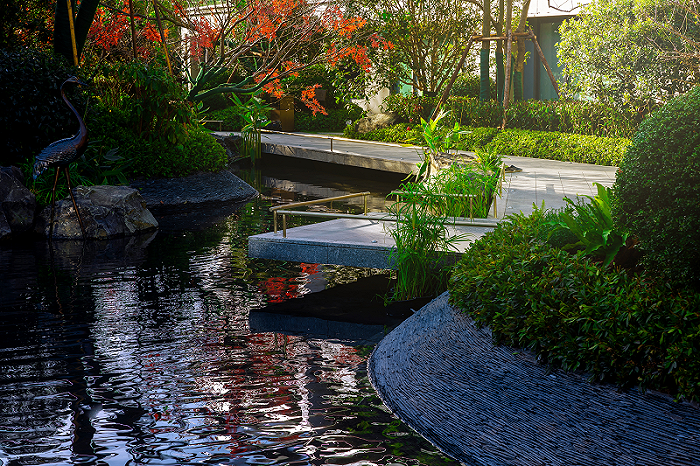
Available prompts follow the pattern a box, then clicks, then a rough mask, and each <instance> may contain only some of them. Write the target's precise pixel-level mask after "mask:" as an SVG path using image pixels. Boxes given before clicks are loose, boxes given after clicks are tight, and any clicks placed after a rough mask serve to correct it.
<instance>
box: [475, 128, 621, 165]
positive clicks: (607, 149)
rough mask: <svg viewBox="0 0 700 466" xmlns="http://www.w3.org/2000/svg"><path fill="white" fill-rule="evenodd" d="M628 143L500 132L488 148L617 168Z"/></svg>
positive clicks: (572, 136) (555, 133) (574, 136)
mask: <svg viewBox="0 0 700 466" xmlns="http://www.w3.org/2000/svg"><path fill="white" fill-rule="evenodd" d="M629 143H630V141H629V139H623V138H605V137H596V136H585V135H582V134H567V133H559V132H544V131H527V130H517V129H507V130H504V131H500V132H498V134H497V135H496V136H495V137H494V138H493V140H492V141H491V142H490V143H489V144H488V148H489V149H494V150H495V151H496V152H497V153H499V154H502V155H516V156H520V157H536V158H540V159H551V160H562V161H564V162H582V163H594V164H598V165H608V166H617V165H618V164H619V163H620V161H621V160H622V158H623V156H624V155H625V150H626V148H627V146H628V145H629Z"/></svg>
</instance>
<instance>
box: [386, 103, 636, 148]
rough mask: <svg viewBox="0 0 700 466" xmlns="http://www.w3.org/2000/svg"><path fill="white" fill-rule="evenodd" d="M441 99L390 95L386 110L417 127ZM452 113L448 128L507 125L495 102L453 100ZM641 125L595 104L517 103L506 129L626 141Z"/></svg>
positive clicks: (633, 118) (629, 114)
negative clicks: (458, 125)
mask: <svg viewBox="0 0 700 466" xmlns="http://www.w3.org/2000/svg"><path fill="white" fill-rule="evenodd" d="M437 101H438V98H437V97H413V96H403V95H399V94H395V95H390V96H389V97H387V98H386V100H385V101H384V110H385V111H393V112H396V113H397V114H398V115H399V117H400V118H401V121H402V122H407V123H415V122H419V121H420V118H421V117H423V118H426V119H427V118H429V117H430V112H431V111H432V109H433V108H435V104H436V103H437ZM444 107H445V109H446V110H450V111H451V113H450V115H449V116H448V118H446V120H445V123H446V124H454V123H455V122H459V123H460V124H461V125H462V126H471V127H475V128H477V127H490V128H497V127H500V126H501V123H502V121H503V107H502V106H501V105H500V104H499V103H498V102H496V101H495V100H489V101H486V102H482V101H480V100H478V99H477V98H473V97H458V96H452V97H450V98H449V99H448V100H447V102H446V103H445V106H444ZM640 121H641V115H640V114H638V113H635V112H623V111H620V110H616V109H612V108H609V107H606V106H604V105H601V104H598V103H594V102H580V101H536V100H528V101H523V102H515V103H513V105H511V106H510V107H509V109H508V113H507V116H506V127H508V128H515V129H529V130H535V131H559V132H563V133H575V134H583V135H589V136H604V137H615V138H619V137H624V138H629V137H632V135H634V133H635V131H636V130H637V126H638V124H639V122H640Z"/></svg>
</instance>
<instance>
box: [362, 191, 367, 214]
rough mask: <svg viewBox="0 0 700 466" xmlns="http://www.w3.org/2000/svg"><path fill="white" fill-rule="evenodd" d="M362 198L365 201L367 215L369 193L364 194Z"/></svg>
mask: <svg viewBox="0 0 700 466" xmlns="http://www.w3.org/2000/svg"><path fill="white" fill-rule="evenodd" d="M362 199H363V200H364V201H365V215H367V194H365V195H364V196H362Z"/></svg>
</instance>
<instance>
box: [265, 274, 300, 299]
mask: <svg viewBox="0 0 700 466" xmlns="http://www.w3.org/2000/svg"><path fill="white" fill-rule="evenodd" d="M294 280H296V278H284V277H270V278H268V279H267V280H265V281H263V282H260V284H259V285H258V287H259V288H260V291H262V292H263V293H264V294H266V295H267V296H268V297H269V299H268V301H269V302H271V303H281V302H282V301H286V300H288V299H291V298H296V297H297V296H299V284H298V283H296V282H295V281H294Z"/></svg>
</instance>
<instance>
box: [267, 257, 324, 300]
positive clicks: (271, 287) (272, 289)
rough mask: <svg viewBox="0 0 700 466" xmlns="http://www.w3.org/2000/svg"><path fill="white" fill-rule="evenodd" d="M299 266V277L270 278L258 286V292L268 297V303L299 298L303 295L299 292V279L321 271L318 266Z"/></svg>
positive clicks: (301, 264)
mask: <svg viewBox="0 0 700 466" xmlns="http://www.w3.org/2000/svg"><path fill="white" fill-rule="evenodd" d="M299 266H300V267H301V276H300V277H270V278H268V279H266V280H264V281H262V282H260V283H259V284H258V288H259V289H260V291H261V292H262V293H264V294H266V295H267V296H268V297H269V299H268V302H270V303H281V302H283V301H286V300H288V299H291V298H297V297H299V295H301V294H303V293H302V292H301V291H302V290H301V288H302V286H303V285H300V284H299V279H300V278H301V279H304V278H306V277H308V276H309V275H314V274H317V273H319V272H320V271H321V270H320V264H306V263H304V262H302V263H300V264H299Z"/></svg>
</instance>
